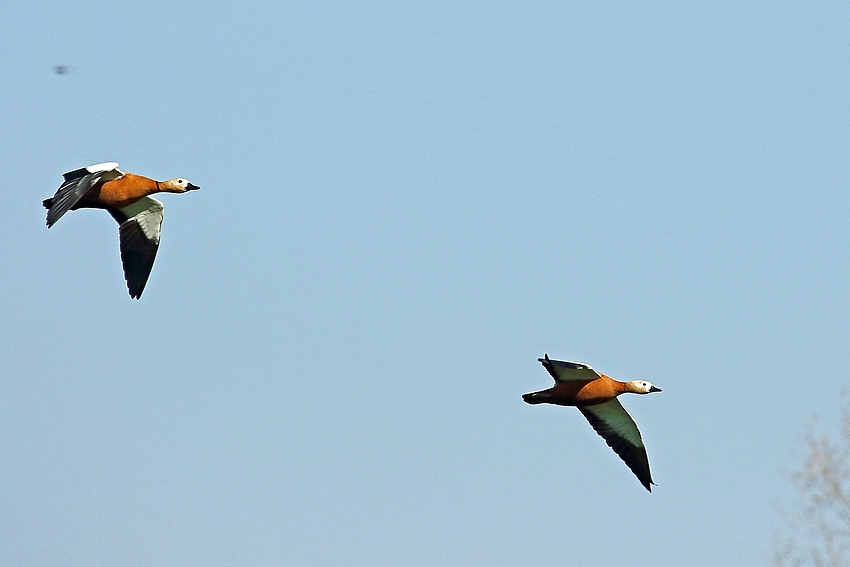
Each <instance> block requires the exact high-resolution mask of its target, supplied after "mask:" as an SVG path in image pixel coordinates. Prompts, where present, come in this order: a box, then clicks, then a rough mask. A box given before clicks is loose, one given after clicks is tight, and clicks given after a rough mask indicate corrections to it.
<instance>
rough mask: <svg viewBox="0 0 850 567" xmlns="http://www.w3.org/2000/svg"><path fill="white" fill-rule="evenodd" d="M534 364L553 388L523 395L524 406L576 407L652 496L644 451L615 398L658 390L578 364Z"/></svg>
mask: <svg viewBox="0 0 850 567" xmlns="http://www.w3.org/2000/svg"><path fill="white" fill-rule="evenodd" d="M537 360H538V361H539V362H540V363H541V364H543V367H544V368H546V370H548V371H549V374H551V375H552V378H554V379H555V385H554V386H553V387H551V388H549V389H548V390H542V391H540V392H532V393H530V394H524V395H523V396H522V399H523V400H524V401H525V402H526V403H528V404H556V405H559V406H575V407H577V408H578V410H579V411H580V412H581V413H582V415H584V417H585V418H587V421H589V422H590V425H592V426H593V429H595V430H596V432H597V433H598V434H599V435H600V436H601V437H602V438H603V439H605V442H606V443H608V446H609V447H611V448H612V449H614V452H615V453H617V455H619V456H620V458H621V459H623V462H625V463H626V465H628V467H629V468H630V469H631V470H632V472H633V473H634V474H635V476H636V477H637V478H638V480H639V481H640V483H641V484H642V485H643V486H644V487H645V488H646V489H647V490H649V491H650V492H652V488H651V487H650V485H652V484H655V483H654V482H652V475H651V474H650V472H649V459H648V458H647V457H646V447H644V445H643V439H642V438H641V436H640V431H638V428H637V425H636V424H635V421H634V420H633V419H632V416H630V415H629V412H627V411H626V408H624V407H623V406H622V405H621V404H620V402H619V400H617V396H619V395H620V394H625V393H632V394H650V393H652V392H660V391H661V388H657V387H655V386H654V385H653V384H652V382H647V381H646V380H632V381H631V382H620V381H618V380H614V379H612V378H609V377H608V376H606V375H605V374H599V373H598V372H596V371H595V370H594V369H593V368H591V367H590V366H589V365H587V364H583V363H581V362H564V361H561V360H550V359H549V355H548V354H547V355H544V357H543V358H538V359H537Z"/></svg>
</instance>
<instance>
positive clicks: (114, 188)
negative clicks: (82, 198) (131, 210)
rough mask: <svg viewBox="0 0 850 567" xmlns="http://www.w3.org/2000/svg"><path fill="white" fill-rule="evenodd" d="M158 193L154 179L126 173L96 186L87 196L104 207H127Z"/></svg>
mask: <svg viewBox="0 0 850 567" xmlns="http://www.w3.org/2000/svg"><path fill="white" fill-rule="evenodd" d="M158 191H159V190H158V189H157V188H156V181H154V180H153V179H148V178H147V177H142V176H141V175H135V174H133V173H125V174H124V175H122V176H121V177H119V178H118V179H113V180H112V181H107V182H106V183H103V184H101V185H100V186H95V187H94V188H93V189H92V190H91V191H90V192H89V193H88V194H87V195H86V198H87V199H91V200H93V201H97V202H98V203H103V204H104V205H111V206H113V207H126V206H127V205H130V204H132V203H134V202H135V201H138V200H139V199H141V198H142V197H147V196H148V195H152V194H154V193H157V192H158Z"/></svg>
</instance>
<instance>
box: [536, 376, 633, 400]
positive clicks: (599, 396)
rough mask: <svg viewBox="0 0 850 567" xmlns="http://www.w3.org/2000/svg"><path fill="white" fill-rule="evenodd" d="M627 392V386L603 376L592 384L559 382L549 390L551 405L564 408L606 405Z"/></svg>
mask: <svg viewBox="0 0 850 567" xmlns="http://www.w3.org/2000/svg"><path fill="white" fill-rule="evenodd" d="M625 391H626V388H625V384H623V382H618V381H617V380H613V379H611V378H609V377H608V376H606V375H604V374H603V375H602V376H600V377H599V378H597V379H596V380H591V381H590V382H582V381H575V382H558V383H557V384H555V385H554V386H553V387H552V388H550V389H549V390H548V392H549V393H551V394H552V401H551V402H550V403H553V404H558V405H562V406H576V405H594V404H601V403H605V402H607V401H609V400H612V399H613V398H616V397H617V396H618V395H620V394H622V393H623V392H625Z"/></svg>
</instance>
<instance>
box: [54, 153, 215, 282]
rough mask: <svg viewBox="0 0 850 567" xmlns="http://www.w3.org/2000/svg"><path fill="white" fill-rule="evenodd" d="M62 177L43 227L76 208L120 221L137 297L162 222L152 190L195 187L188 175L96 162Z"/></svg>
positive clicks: (123, 255) (125, 262)
mask: <svg viewBox="0 0 850 567" xmlns="http://www.w3.org/2000/svg"><path fill="white" fill-rule="evenodd" d="M63 177H64V178H65V181H64V182H63V183H62V185H61V186H60V187H59V189H58V190H57V191H56V194H55V195H54V196H53V197H51V198H50V199H45V200H44V202H43V204H44V207H45V208H46V209H47V227H48V228H50V227H51V226H53V225H54V224H55V223H56V221H58V220H59V219H60V218H61V217H62V215H64V214H65V213H66V212H68V211H75V210H78V209H86V208H88V209H105V210H106V211H107V212H109V214H110V215H112V217H113V218H114V219H115V220H116V221H117V222H118V224H119V227H118V232H119V235H120V241H121V262H122V264H123V266H124V278H125V279H126V280H127V289H128V290H129V292H130V297H132V298H134V299H138V298H139V297H141V295H142V291H144V289H145V284H146V283H147V281H148V276H150V272H151V269H152V268H153V262H154V259H155V258H156V252H157V250H158V248H159V237H160V232H161V227H162V215H163V206H162V203H161V202H160V201H158V200H156V199H154V198H153V197H151V195H153V194H155V193H162V192H166V193H185V192H186V191H192V190H194V189H199V187H198V186H196V185H192V184H191V183H189V181H187V180H186V179H182V178H173V179H169V180H167V181H156V180H154V179H150V178H148V177H143V176H141V175H136V174H134V173H127V172H123V171H121V170H119V169H118V164H117V163H115V162H106V163H98V164H95V165H90V166H88V167H83V168H80V169H75V170H74V171H69V172H68V173H65V174H64V176H63Z"/></svg>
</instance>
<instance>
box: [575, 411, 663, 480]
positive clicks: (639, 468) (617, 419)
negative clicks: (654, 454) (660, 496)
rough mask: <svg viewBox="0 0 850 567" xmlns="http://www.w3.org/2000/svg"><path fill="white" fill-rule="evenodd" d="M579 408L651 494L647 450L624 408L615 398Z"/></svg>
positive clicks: (633, 422)
mask: <svg viewBox="0 0 850 567" xmlns="http://www.w3.org/2000/svg"><path fill="white" fill-rule="evenodd" d="M578 409H579V410H580V411H581V413H582V414H583V415H584V417H586V418H587V421H589V422H590V425H592V426H593V429H595V430H596V432H597V433H598V434H599V435H600V436H601V437H602V438H603V439H605V442H606V443H608V446H609V447H611V448H612V449H614V452H615V453H617V455H619V456H620V458H621V459H623V462H624V463H626V465H628V467H629V468H630V469H631V470H632V472H633V473H634V474H635V476H636V477H637V478H638V480H639V481H640V483H641V484H642V485H643V486H644V487H645V488H646V489H647V490H649V491H650V492H652V488H651V487H650V485H651V484H653V482H652V475H651V474H650V472H649V459H648V458H647V456H646V447H644V445H643V439H642V438H641V436H640V431H639V430H638V427H637V425H636V424H635V420H633V419H632V416H630V415H629V412H627V411H626V408H624V407H623V405H622V404H621V403H620V402H619V400H617V398H614V399H613V400H611V401H608V402H605V403H604V404H598V405H593V406H578Z"/></svg>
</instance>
